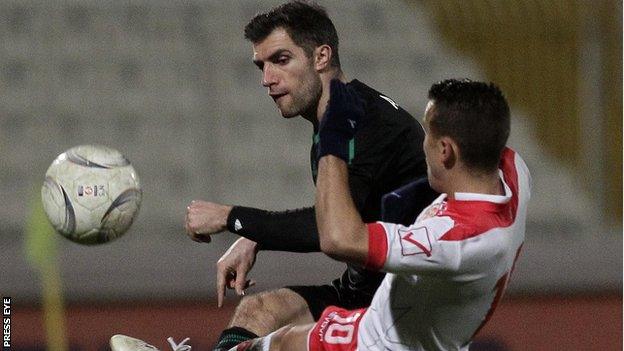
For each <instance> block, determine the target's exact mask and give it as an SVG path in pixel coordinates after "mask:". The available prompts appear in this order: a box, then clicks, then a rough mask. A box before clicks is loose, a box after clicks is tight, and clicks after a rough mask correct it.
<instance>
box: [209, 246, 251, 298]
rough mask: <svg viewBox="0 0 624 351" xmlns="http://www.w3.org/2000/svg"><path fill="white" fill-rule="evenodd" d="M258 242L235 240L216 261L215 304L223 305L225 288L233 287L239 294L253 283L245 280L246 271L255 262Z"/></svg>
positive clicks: (247, 271) (242, 293) (243, 292)
mask: <svg viewBox="0 0 624 351" xmlns="http://www.w3.org/2000/svg"><path fill="white" fill-rule="evenodd" d="M257 253H258V244H257V243H256V242H255V241H251V240H249V239H247V238H240V239H238V240H236V242H235V243H234V244H232V246H230V248H229V249H228V250H227V252H226V253H224V254H223V256H221V258H220V259H219V261H218V262H217V304H218V306H219V307H221V306H223V299H224V297H225V288H228V289H235V290H236V293H237V294H238V295H239V296H242V295H244V294H245V289H247V288H248V287H250V286H252V285H254V284H255V282H254V281H252V280H247V273H249V271H250V270H251V268H253V265H254V263H256V254H257Z"/></svg>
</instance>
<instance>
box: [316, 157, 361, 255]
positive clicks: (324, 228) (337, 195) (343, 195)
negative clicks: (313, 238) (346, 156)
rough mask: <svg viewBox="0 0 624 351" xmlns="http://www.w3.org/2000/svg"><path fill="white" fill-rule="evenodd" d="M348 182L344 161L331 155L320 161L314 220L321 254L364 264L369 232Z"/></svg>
mask: <svg viewBox="0 0 624 351" xmlns="http://www.w3.org/2000/svg"><path fill="white" fill-rule="evenodd" d="M348 179H349V173H348V170H347V164H346V163H345V161H344V160H342V159H340V158H338V157H335V156H333V155H328V156H325V157H322V158H321V159H320V161H319V173H318V178H317V190H316V220H317V223H318V229H319V239H320V244H321V250H322V251H323V252H324V253H326V254H327V255H329V256H331V257H333V258H335V259H338V260H340V261H346V262H352V263H357V264H365V263H366V260H367V257H368V230H367V227H366V224H364V222H362V218H361V217H360V214H359V213H358V211H357V209H356V207H355V204H354V203H353V199H352V198H351V194H350V192H349V185H348Z"/></svg>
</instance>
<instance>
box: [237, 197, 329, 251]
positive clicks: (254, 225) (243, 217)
mask: <svg viewBox="0 0 624 351" xmlns="http://www.w3.org/2000/svg"><path fill="white" fill-rule="evenodd" d="M314 212H315V211H314V207H307V208H302V209H297V210H288V211H265V210H260V209H257V208H250V207H242V206H234V207H233V208H232V211H231V212H230V214H229V216H228V219H227V228H228V230H229V231H231V232H232V233H235V234H238V235H241V236H243V237H245V238H247V239H250V240H253V241H255V242H257V243H258V244H259V245H260V250H274V251H289V252H319V251H320V245H319V238H318V230H317V226H316V219H315V214H314Z"/></svg>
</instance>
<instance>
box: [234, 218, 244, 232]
mask: <svg viewBox="0 0 624 351" xmlns="http://www.w3.org/2000/svg"><path fill="white" fill-rule="evenodd" d="M241 229H243V225H242V224H241V222H240V220H239V219H236V221H234V230H235V231H239V230H241Z"/></svg>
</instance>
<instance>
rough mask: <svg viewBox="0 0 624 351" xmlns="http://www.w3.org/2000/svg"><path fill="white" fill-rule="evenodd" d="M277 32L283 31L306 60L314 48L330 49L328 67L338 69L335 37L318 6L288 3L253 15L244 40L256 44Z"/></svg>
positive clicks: (334, 28)
mask: <svg viewBox="0 0 624 351" xmlns="http://www.w3.org/2000/svg"><path fill="white" fill-rule="evenodd" d="M277 28H283V29H284V30H285V31H286V32H287V33H288V35H290V37H291V39H292V40H293V42H294V43H295V44H297V45H298V46H300V47H301V48H303V50H304V51H305V53H306V55H307V56H308V57H312V53H313V52H314V49H315V48H317V47H319V46H321V45H329V47H331V49H332V59H331V65H332V66H334V67H340V58H339V57H338V33H337V32H336V27H334V24H333V23H332V21H331V20H330V19H329V17H328V16H327V12H326V11H325V9H324V8H322V7H321V6H319V5H317V4H314V3H309V2H305V1H291V2H287V3H285V4H282V5H280V6H277V7H275V8H273V9H271V10H269V11H268V12H265V13H260V14H257V15H256V16H255V17H254V18H252V19H251V21H250V22H249V23H248V24H247V26H245V38H246V39H247V40H249V41H251V42H252V43H259V42H261V41H263V40H264V39H266V37H268V36H269V35H270V34H271V33H272V32H273V31H274V30H275V29H277Z"/></svg>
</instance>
